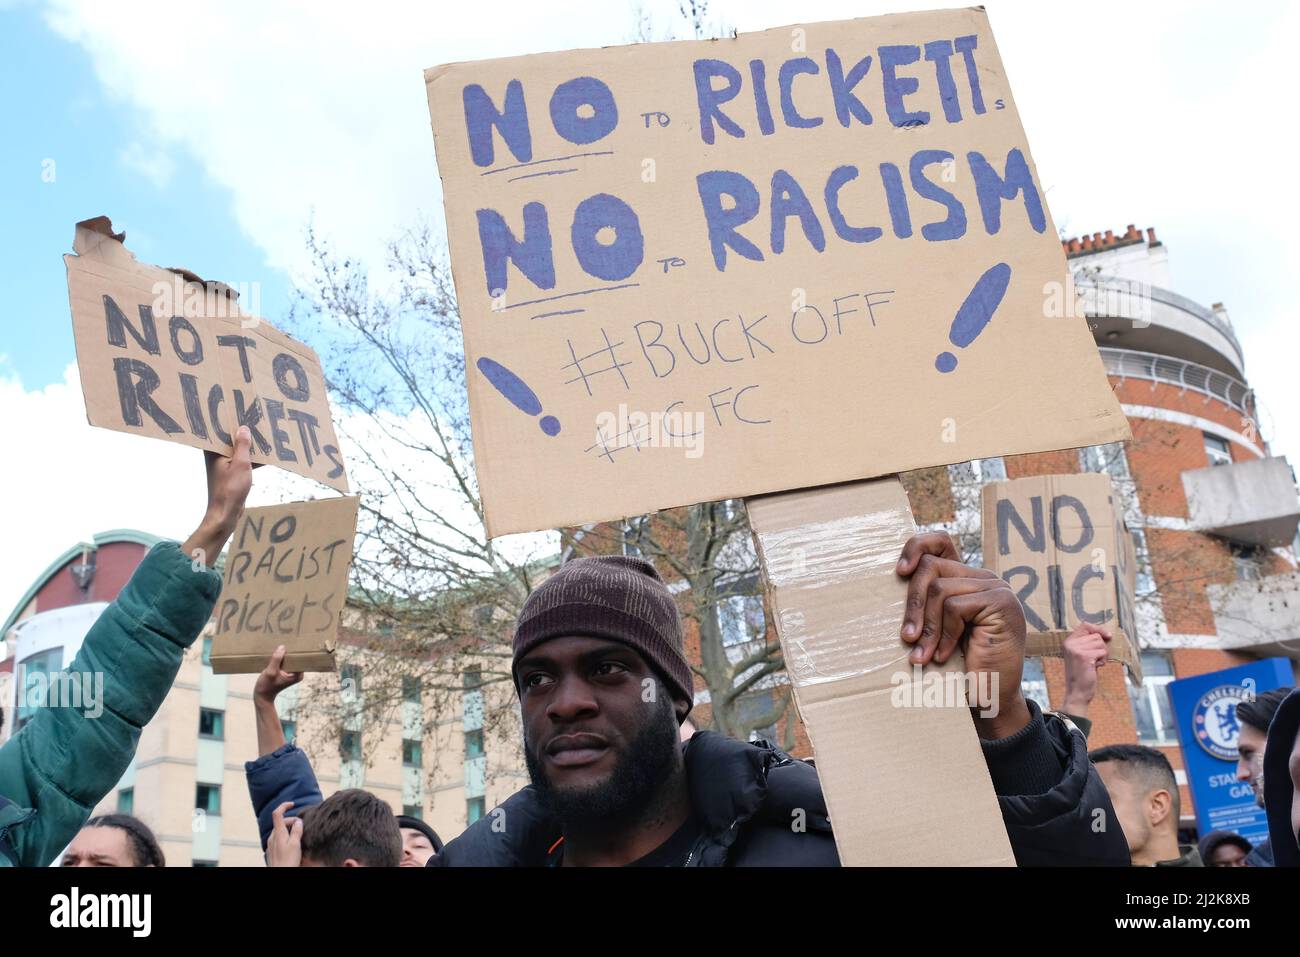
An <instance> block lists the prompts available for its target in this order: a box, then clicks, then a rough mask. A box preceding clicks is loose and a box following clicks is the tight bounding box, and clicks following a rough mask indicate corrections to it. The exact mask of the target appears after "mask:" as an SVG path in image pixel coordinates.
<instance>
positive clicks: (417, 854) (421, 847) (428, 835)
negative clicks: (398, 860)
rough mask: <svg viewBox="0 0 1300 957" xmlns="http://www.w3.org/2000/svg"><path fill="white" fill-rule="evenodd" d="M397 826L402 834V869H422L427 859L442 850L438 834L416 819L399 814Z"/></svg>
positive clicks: (427, 861)
mask: <svg viewBox="0 0 1300 957" xmlns="http://www.w3.org/2000/svg"><path fill="white" fill-rule="evenodd" d="M397 826H398V828H399V829H400V830H401V832H402V865H401V866H402V867H424V865H426V864H428V863H429V858H431V857H433V855H435V854H437V853H438V852H439V851H441V850H442V838H440V837H438V832H437V831H435V830H434V829H433V828H431V827H429V825H427V824H425V823H424V822H423V821H421V820H420V819H419V818H418V817H410V816H408V815H406V814H400V815H398V817H397Z"/></svg>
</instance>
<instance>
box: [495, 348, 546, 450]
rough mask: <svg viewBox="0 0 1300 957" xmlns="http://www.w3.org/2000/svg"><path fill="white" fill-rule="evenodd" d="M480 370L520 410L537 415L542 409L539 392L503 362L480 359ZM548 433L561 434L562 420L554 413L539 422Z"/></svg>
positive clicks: (543, 417)
mask: <svg viewBox="0 0 1300 957" xmlns="http://www.w3.org/2000/svg"><path fill="white" fill-rule="evenodd" d="M475 364H476V365H477V366H478V371H479V372H481V373H483V375H485V376H487V380H488V381H489V382H491V383H492V384H493V385H494V386H496V390H497V391H498V392H500V393H501V394H502V395H503V396H505V397H506V398H507V399H509V400H510V401H511V403H512V404H513V405H514V406H515V408H517V409H518V410H519V411H520V412H523V413H525V414H527V415H536V414H537V413H538V412H541V411H542V401H541V399H539V398H537V393H536V392H534V391H533V390H532V389H530V388H528V383H526V382H524V380H523V379H521V378H519V376H517V375H515V374H514V373H513V372H511V371H510V370H509V369H507V368H506V367H505V366H503V365H502V364H501V363H499V362H497V361H495V360H493V359H488V358H482V359H479V360H478V362H477V363H475ZM537 424H538V425H540V426H541V427H542V431H543V432H545V433H546V434H547V435H559V434H560V420H559V419H557V418H556V417H555V416H553V415H544V416H542V418H541V420H540V421H539V422H538V423H537Z"/></svg>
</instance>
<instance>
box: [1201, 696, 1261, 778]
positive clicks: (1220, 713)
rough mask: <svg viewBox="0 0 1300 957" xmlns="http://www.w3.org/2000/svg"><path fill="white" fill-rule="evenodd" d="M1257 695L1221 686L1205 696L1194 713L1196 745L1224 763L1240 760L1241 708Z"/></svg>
mask: <svg viewBox="0 0 1300 957" xmlns="http://www.w3.org/2000/svg"><path fill="white" fill-rule="evenodd" d="M1253 697H1254V695H1252V694H1251V692H1250V690H1249V689H1247V688H1244V687H1242V686H1241V685H1220V686H1219V687H1217V688H1211V689H1210V690H1209V691H1207V692H1205V694H1203V695H1201V698H1200V700H1199V701H1197V702H1196V707H1195V708H1193V709H1192V728H1193V730H1194V732H1195V734H1196V742H1197V743H1198V744H1199V745H1200V746H1201V747H1203V748H1204V749H1205V750H1206V751H1208V752H1209V753H1210V754H1212V755H1214V757H1216V758H1218V759H1219V760H1221V761H1236V760H1237V732H1238V731H1240V730H1241V728H1240V726H1239V725H1238V724H1237V705H1239V704H1241V703H1242V702H1243V701H1250V700H1251V699H1252V698H1253Z"/></svg>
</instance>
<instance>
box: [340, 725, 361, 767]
mask: <svg viewBox="0 0 1300 957" xmlns="http://www.w3.org/2000/svg"><path fill="white" fill-rule="evenodd" d="M339 760H341V761H360V760H361V732H360V731H344V732H343V733H341V734H340V735H339Z"/></svg>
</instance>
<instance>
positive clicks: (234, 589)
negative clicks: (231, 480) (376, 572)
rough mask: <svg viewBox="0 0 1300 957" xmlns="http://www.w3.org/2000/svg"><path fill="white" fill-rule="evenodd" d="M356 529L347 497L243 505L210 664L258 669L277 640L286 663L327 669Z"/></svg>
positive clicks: (353, 502)
mask: <svg viewBox="0 0 1300 957" xmlns="http://www.w3.org/2000/svg"><path fill="white" fill-rule="evenodd" d="M356 531H357V499H356V498H353V497H343V498H331V499H323V500H320V501H313V502H291V503H289V504H287V505H270V506H266V507H264V508H250V509H246V510H245V511H244V515H243V517H242V518H241V519H240V520H239V527H238V528H237V529H235V533H234V535H232V536H231V539H230V547H229V549H228V551H227V552H226V564H225V569H224V571H223V575H222V586H221V598H220V600H219V601H218V602H217V607H216V610H215V612H214V613H213V620H214V622H215V625H216V631H215V633H214V635H213V640H212V654H211V660H212V670H213V671H214V672H216V673H217V674H238V673H246V674H251V673H255V672H258V671H261V670H262V669H263V668H265V667H266V663H267V661H268V660H270V657H271V653H272V652H273V651H275V648H276V646H277V645H284V646H285V658H284V668H285V670H286V671H333V670H334V649H335V643H336V640H337V637H338V629H339V616H340V614H341V613H342V611H343V605H344V602H345V601H346V599H347V594H348V568H349V567H350V566H351V564H352V540H353V538H355V537H356Z"/></svg>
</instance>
